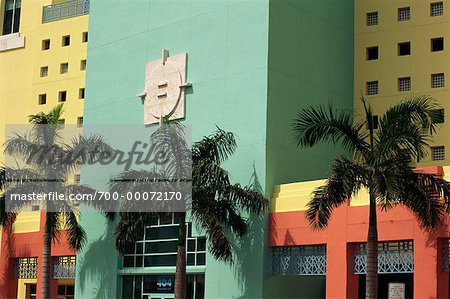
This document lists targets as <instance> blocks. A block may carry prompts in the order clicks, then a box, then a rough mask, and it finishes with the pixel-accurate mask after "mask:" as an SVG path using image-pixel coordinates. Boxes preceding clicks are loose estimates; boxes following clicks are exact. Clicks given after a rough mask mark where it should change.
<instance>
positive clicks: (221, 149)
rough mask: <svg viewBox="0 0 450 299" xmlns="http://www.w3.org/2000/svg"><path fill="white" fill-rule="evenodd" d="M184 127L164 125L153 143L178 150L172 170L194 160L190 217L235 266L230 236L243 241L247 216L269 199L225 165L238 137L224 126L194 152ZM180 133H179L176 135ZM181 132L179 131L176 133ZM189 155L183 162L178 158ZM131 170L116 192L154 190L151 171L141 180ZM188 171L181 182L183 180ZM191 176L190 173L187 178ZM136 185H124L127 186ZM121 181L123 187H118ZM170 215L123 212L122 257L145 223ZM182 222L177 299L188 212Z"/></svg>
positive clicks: (181, 291)
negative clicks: (235, 181) (238, 179)
mask: <svg viewBox="0 0 450 299" xmlns="http://www.w3.org/2000/svg"><path fill="white" fill-rule="evenodd" d="M182 130H183V128H182V127H181V126H180V125H178V124H176V123H171V124H166V125H165V126H163V127H161V128H160V129H159V130H158V131H157V132H156V133H155V135H153V139H156V142H157V143H158V144H159V146H161V147H162V148H164V149H166V151H165V152H173V153H175V152H176V154H175V156H176V157H178V158H174V159H172V160H173V161H175V163H173V164H174V165H172V166H171V167H170V168H171V169H174V170H175V169H178V170H177V173H178V175H179V174H180V173H181V172H182V171H181V170H180V169H188V170H189V171H190V169H191V168H190V167H186V166H185V167H181V168H180V164H184V163H185V162H186V161H187V160H188V159H185V158H186V157H188V158H189V159H190V158H191V157H192V209H191V210H190V218H191V220H192V221H193V222H194V223H195V224H196V225H197V227H198V228H199V229H200V231H202V232H205V233H206V236H207V238H208V240H209V242H208V247H209V251H210V252H211V254H212V255H213V256H214V257H215V258H216V259H219V260H222V261H225V262H228V263H232V262H233V251H232V245H231V243H232V242H231V239H230V238H231V237H233V235H234V236H237V237H242V236H243V235H244V234H245V233H246V231H247V222H246V220H245V216H244V214H243V212H244V213H252V214H260V213H262V212H263V211H264V210H265V209H266V207H267V205H268V201H267V199H266V198H264V196H263V195H262V194H261V193H260V192H257V191H254V190H252V189H251V188H250V187H242V186H240V185H239V184H233V183H231V180H230V176H229V173H228V172H227V171H226V170H225V169H224V168H223V167H222V165H221V164H222V163H223V162H225V161H226V160H227V159H228V158H229V157H230V156H231V155H232V154H233V153H234V151H235V150H236V141H235V138H234V134H232V133H230V132H225V131H223V130H221V129H220V128H217V131H216V132H214V133H213V134H212V135H210V136H206V137H204V138H203V139H202V140H201V141H199V142H196V143H194V144H193V147H192V151H189V150H187V147H186V145H185V141H184V137H182V136H183V135H184V134H183V132H182ZM174 132H175V133H174ZM177 132H178V133H177ZM179 157H184V158H181V159H180V158H179ZM131 172H132V171H128V172H123V173H122V174H120V175H119V176H118V177H117V178H116V180H114V181H113V183H112V184H111V189H112V190H113V191H117V190H118V189H120V191H122V192H123V191H135V190H149V189H150V190H151V188H152V186H151V184H149V180H148V179H149V178H155V177H159V176H160V174H155V173H154V172H151V171H148V172H146V171H144V172H142V173H141V174H140V176H138V177H141V179H131V180H130V178H131V177H133V178H136V173H131ZM183 175H186V173H183V174H182V175H181V176H178V178H180V177H181V178H183V177H185V176H183ZM188 175H189V177H190V173H189V174H188ZM124 181H125V182H126V181H131V183H130V184H128V185H126V187H123V182H124ZM117 182H119V183H117ZM165 214H166V215H167V213H129V212H128V213H120V219H119V222H118V224H117V227H116V230H115V236H116V248H117V249H118V251H119V252H121V253H123V252H124V251H125V250H126V248H129V246H130V245H131V246H133V245H134V242H135V241H136V240H138V238H139V237H140V236H142V230H143V229H144V227H145V225H149V224H150V223H151V221H152V220H153V219H154V218H155V217H164V216H166V215H165ZM174 217H176V218H177V219H178V223H179V231H178V248H177V260H176V272H175V290H174V292H175V298H178V299H180V298H186V213H185V212H177V213H174Z"/></svg>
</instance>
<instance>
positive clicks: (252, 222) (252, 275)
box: [233, 164, 264, 298]
mask: <svg viewBox="0 0 450 299" xmlns="http://www.w3.org/2000/svg"><path fill="white" fill-rule="evenodd" d="M248 186H249V187H251V188H252V189H253V190H255V191H258V192H260V193H264V189H263V187H262V186H261V183H260V181H259V179H258V175H257V174H256V167H255V165H254V164H253V173H252V175H251V177H250V180H249V184H248ZM247 225H248V231H247V234H246V235H245V236H244V237H243V238H241V239H238V240H236V241H235V242H233V247H234V248H233V250H234V253H235V264H234V275H235V277H236V278H237V281H238V283H239V287H240V289H241V290H242V296H241V297H239V298H257V297H260V296H261V295H260V289H259V287H261V286H262V285H261V273H262V271H263V268H262V265H263V259H264V255H263V254H262V250H263V248H264V215H259V216H255V215H253V216H250V217H249V219H248V220H247ZM258 256H260V257H261V260H260V261H257V260H255V258H256V257H258ZM255 262H257V264H255ZM259 265H260V266H261V267H258V266H259Z"/></svg>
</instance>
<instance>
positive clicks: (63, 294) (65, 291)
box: [57, 285, 75, 299]
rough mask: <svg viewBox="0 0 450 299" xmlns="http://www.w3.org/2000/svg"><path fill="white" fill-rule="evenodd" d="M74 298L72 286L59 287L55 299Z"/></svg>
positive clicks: (73, 287)
mask: <svg viewBox="0 0 450 299" xmlns="http://www.w3.org/2000/svg"><path fill="white" fill-rule="evenodd" d="M73 298H75V286H74V285H59V286H58V297H57V299H73Z"/></svg>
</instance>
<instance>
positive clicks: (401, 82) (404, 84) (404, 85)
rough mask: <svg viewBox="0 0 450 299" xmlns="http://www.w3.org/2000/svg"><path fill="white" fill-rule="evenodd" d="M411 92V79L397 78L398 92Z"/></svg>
mask: <svg viewBox="0 0 450 299" xmlns="http://www.w3.org/2000/svg"><path fill="white" fill-rule="evenodd" d="M410 90H411V77H403V78H398V91H410Z"/></svg>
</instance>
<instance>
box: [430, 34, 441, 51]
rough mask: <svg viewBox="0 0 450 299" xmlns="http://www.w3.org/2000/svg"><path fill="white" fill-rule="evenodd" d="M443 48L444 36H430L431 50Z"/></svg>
mask: <svg viewBox="0 0 450 299" xmlns="http://www.w3.org/2000/svg"><path fill="white" fill-rule="evenodd" d="M443 50H444V38H443V37H438V38H432V39H431V52H438V51H443Z"/></svg>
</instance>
